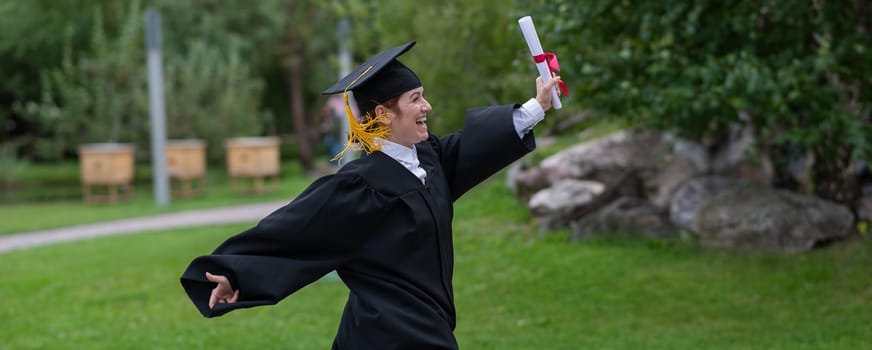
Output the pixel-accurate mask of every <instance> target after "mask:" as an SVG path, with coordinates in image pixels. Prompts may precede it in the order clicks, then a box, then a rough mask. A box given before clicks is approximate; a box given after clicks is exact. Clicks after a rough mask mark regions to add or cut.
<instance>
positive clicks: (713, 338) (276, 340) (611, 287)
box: [0, 181, 872, 349]
mask: <svg viewBox="0 0 872 350" xmlns="http://www.w3.org/2000/svg"><path fill="white" fill-rule="evenodd" d="M456 213H457V218H456V222H455V245H456V252H455V253H456V271H455V272H456V273H455V294H456V303H457V309H458V328H457V330H456V334H457V337H458V341H459V342H460V345H461V348H463V349H862V348H868V344H872V327H870V324H872V275H870V273H869V266H872V243H870V241H869V240H860V239H858V240H855V241H851V242H846V243H843V244H837V245H832V246H829V247H826V248H824V249H821V250H818V251H815V252H812V253H809V254H803V255H796V256H778V255H768V254H764V255H748V254H745V255H737V254H730V253H723V252H717V251H708V250H701V249H698V248H696V247H694V246H693V245H692V244H691V243H688V242H680V241H679V242H659V241H647V240H634V239H628V238H600V239H593V240H588V241H585V242H583V243H575V244H569V243H566V241H565V238H566V233H565V232H562V233H561V232H557V233H552V234H550V235H547V236H540V235H539V233H538V232H537V230H536V227H535V225H533V224H532V223H531V222H530V218H529V216H528V214H527V212H526V210H525V209H524V208H523V206H522V205H520V204H519V203H517V202H516V201H515V200H514V199H513V197H512V196H511V194H510V193H508V191H507V190H506V189H505V187H504V186H502V184H501V183H500V182H499V181H491V182H488V183H486V184H485V185H484V186H481V187H479V188H477V189H475V190H473V191H472V192H470V193H469V194H467V196H466V197H465V198H463V199H461V200H460V201H459V202H458V203H457V208H456ZM247 226H248V225H232V226H220V227H205V228H195V229H186V230H177V231H172V232H154V233H143V234H140V235H132V236H119V237H108V238H102V239H96V240H90V241H83V242H78V243H70V244H60V245H54V246H48V247H42V248H35V249H28V250H21V251H14V252H11V253H7V254H3V255H0V266H3V267H4V276H3V282H2V283H0V339H2V341H0V349H216V348H218V349H231V348H233V349H276V348H280V349H327V348H329V346H330V342H331V340H332V337H333V335H334V334H335V330H336V327H337V326H338V320H339V316H340V314H341V310H342V306H343V303H344V301H345V298H346V296H347V291H346V290H345V287H344V286H343V285H342V283H341V282H339V281H331V280H322V281H319V282H317V283H315V284H313V285H311V286H308V287H306V288H304V289H303V290H301V291H299V292H298V293H296V294H294V295H292V296H291V297H290V298H287V299H286V300H284V301H283V302H281V303H280V304H278V305H276V306H273V307H261V308H255V309H248V310H240V311H235V312H233V313H230V314H228V315H225V316H222V317H219V318H216V319H205V318H202V317H201V316H200V315H199V313H198V312H197V311H196V310H195V308H194V307H193V306H192V305H191V304H190V302H189V301H188V300H187V297H186V296H185V295H184V292H183V291H182V289H181V287H180V285H179V283H178V276H179V274H180V273H181V271H182V270H183V269H184V267H185V266H186V265H187V263H188V262H189V261H190V260H191V259H192V258H193V257H195V256H196V255H200V254H204V253H207V252H208V251H210V250H211V249H213V248H214V247H215V246H216V245H217V244H218V243H220V242H221V241H222V240H223V239H225V238H226V237H227V236H228V235H230V234H233V233H235V232H238V231H240V230H243V229H245V228H246V227H247Z"/></svg>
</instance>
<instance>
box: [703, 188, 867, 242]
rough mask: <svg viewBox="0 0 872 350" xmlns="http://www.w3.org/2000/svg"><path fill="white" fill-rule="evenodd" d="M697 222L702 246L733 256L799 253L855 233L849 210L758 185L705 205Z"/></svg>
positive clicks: (851, 214)
mask: <svg viewBox="0 0 872 350" xmlns="http://www.w3.org/2000/svg"><path fill="white" fill-rule="evenodd" d="M694 221H695V224H696V226H697V228H698V231H697V233H698V237H699V242H700V244H701V245H703V246H708V247H722V248H729V249H733V250H751V251H770V252H782V253H798V252H804V251H807V250H810V249H811V248H813V247H815V246H816V245H818V244H822V243H827V242H831V241H835V240H839V239H843V238H846V237H848V236H850V235H851V234H852V233H853V232H854V215H853V213H852V212H851V210H850V209H849V208H847V207H845V206H842V205H839V204H835V203H832V202H828V201H824V200H821V199H818V198H815V197H810V196H805V195H800V194H796V193H793V192H789V191H784V190H776V189H772V188H768V187H763V186H758V185H743V186H736V187H733V188H731V189H728V190H726V191H724V192H722V193H721V194H719V195H717V196H715V197H713V198H711V199H709V200H707V201H705V203H703V204H702V205H701V206H700V208H699V209H698V211H697V214H696V217H695V220H694Z"/></svg>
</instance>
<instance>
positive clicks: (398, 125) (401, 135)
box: [387, 87, 432, 148]
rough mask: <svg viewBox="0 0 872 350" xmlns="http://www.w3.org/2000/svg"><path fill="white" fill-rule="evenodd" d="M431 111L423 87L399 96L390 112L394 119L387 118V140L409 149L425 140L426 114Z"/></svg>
mask: <svg viewBox="0 0 872 350" xmlns="http://www.w3.org/2000/svg"><path fill="white" fill-rule="evenodd" d="M431 109H432V108H431V107H430V103H429V102H427V100H426V99H424V87H419V88H415V89H412V90H409V91H406V92H405V93H403V94H402V95H400V98H399V100H398V101H397V105H396V106H395V107H394V108H392V109H391V110H390V112H392V113H393V114H394V117H393V118H389V121H390V128H391V134H390V135H388V137H387V138H388V140H390V141H393V142H396V143H398V144H401V145H403V146H406V147H409V148H412V146H413V145H414V144H416V143H418V142H421V141H424V140H426V139H427V136H428V134H427V124H426V122H427V113H429V112H430V110H431Z"/></svg>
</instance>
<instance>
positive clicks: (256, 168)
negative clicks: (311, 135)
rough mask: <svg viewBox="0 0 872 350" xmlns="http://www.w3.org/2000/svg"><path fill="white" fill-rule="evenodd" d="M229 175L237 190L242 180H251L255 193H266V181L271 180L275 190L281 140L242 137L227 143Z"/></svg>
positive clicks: (232, 184)
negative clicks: (238, 183)
mask: <svg viewBox="0 0 872 350" xmlns="http://www.w3.org/2000/svg"><path fill="white" fill-rule="evenodd" d="M225 148H226V151H227V152H226V153H227V173H228V175H229V176H230V179H231V186H232V187H233V188H234V189H236V186H237V182H238V181H239V180H241V179H251V180H253V183H254V191H255V192H257V193H260V192H263V191H264V180H265V179H271V180H272V186H271V188H272V189H274V188H275V187H277V185H278V177H279V163H280V159H279V139H278V138H277V137H240V138H234V139H230V140H227V141H226V142H225Z"/></svg>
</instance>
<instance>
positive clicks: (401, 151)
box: [380, 139, 421, 166]
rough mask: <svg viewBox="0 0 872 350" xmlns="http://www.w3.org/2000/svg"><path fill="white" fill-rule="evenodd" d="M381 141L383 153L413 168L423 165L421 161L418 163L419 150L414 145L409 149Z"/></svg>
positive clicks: (384, 140) (394, 143)
mask: <svg viewBox="0 0 872 350" xmlns="http://www.w3.org/2000/svg"><path fill="white" fill-rule="evenodd" d="M380 141H381V143H382V145H381V151H382V153H384V154H387V155H388V156H390V157H391V158H393V159H396V160H397V161H398V162H400V163H403V164H409V165H413V166H417V165H419V164H421V163H420V161H418V150H417V149H415V146H414V145H412V148H409V147H406V146H403V145H401V144H399V143H396V142H392V141H388V140H386V139H381V140H380Z"/></svg>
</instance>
